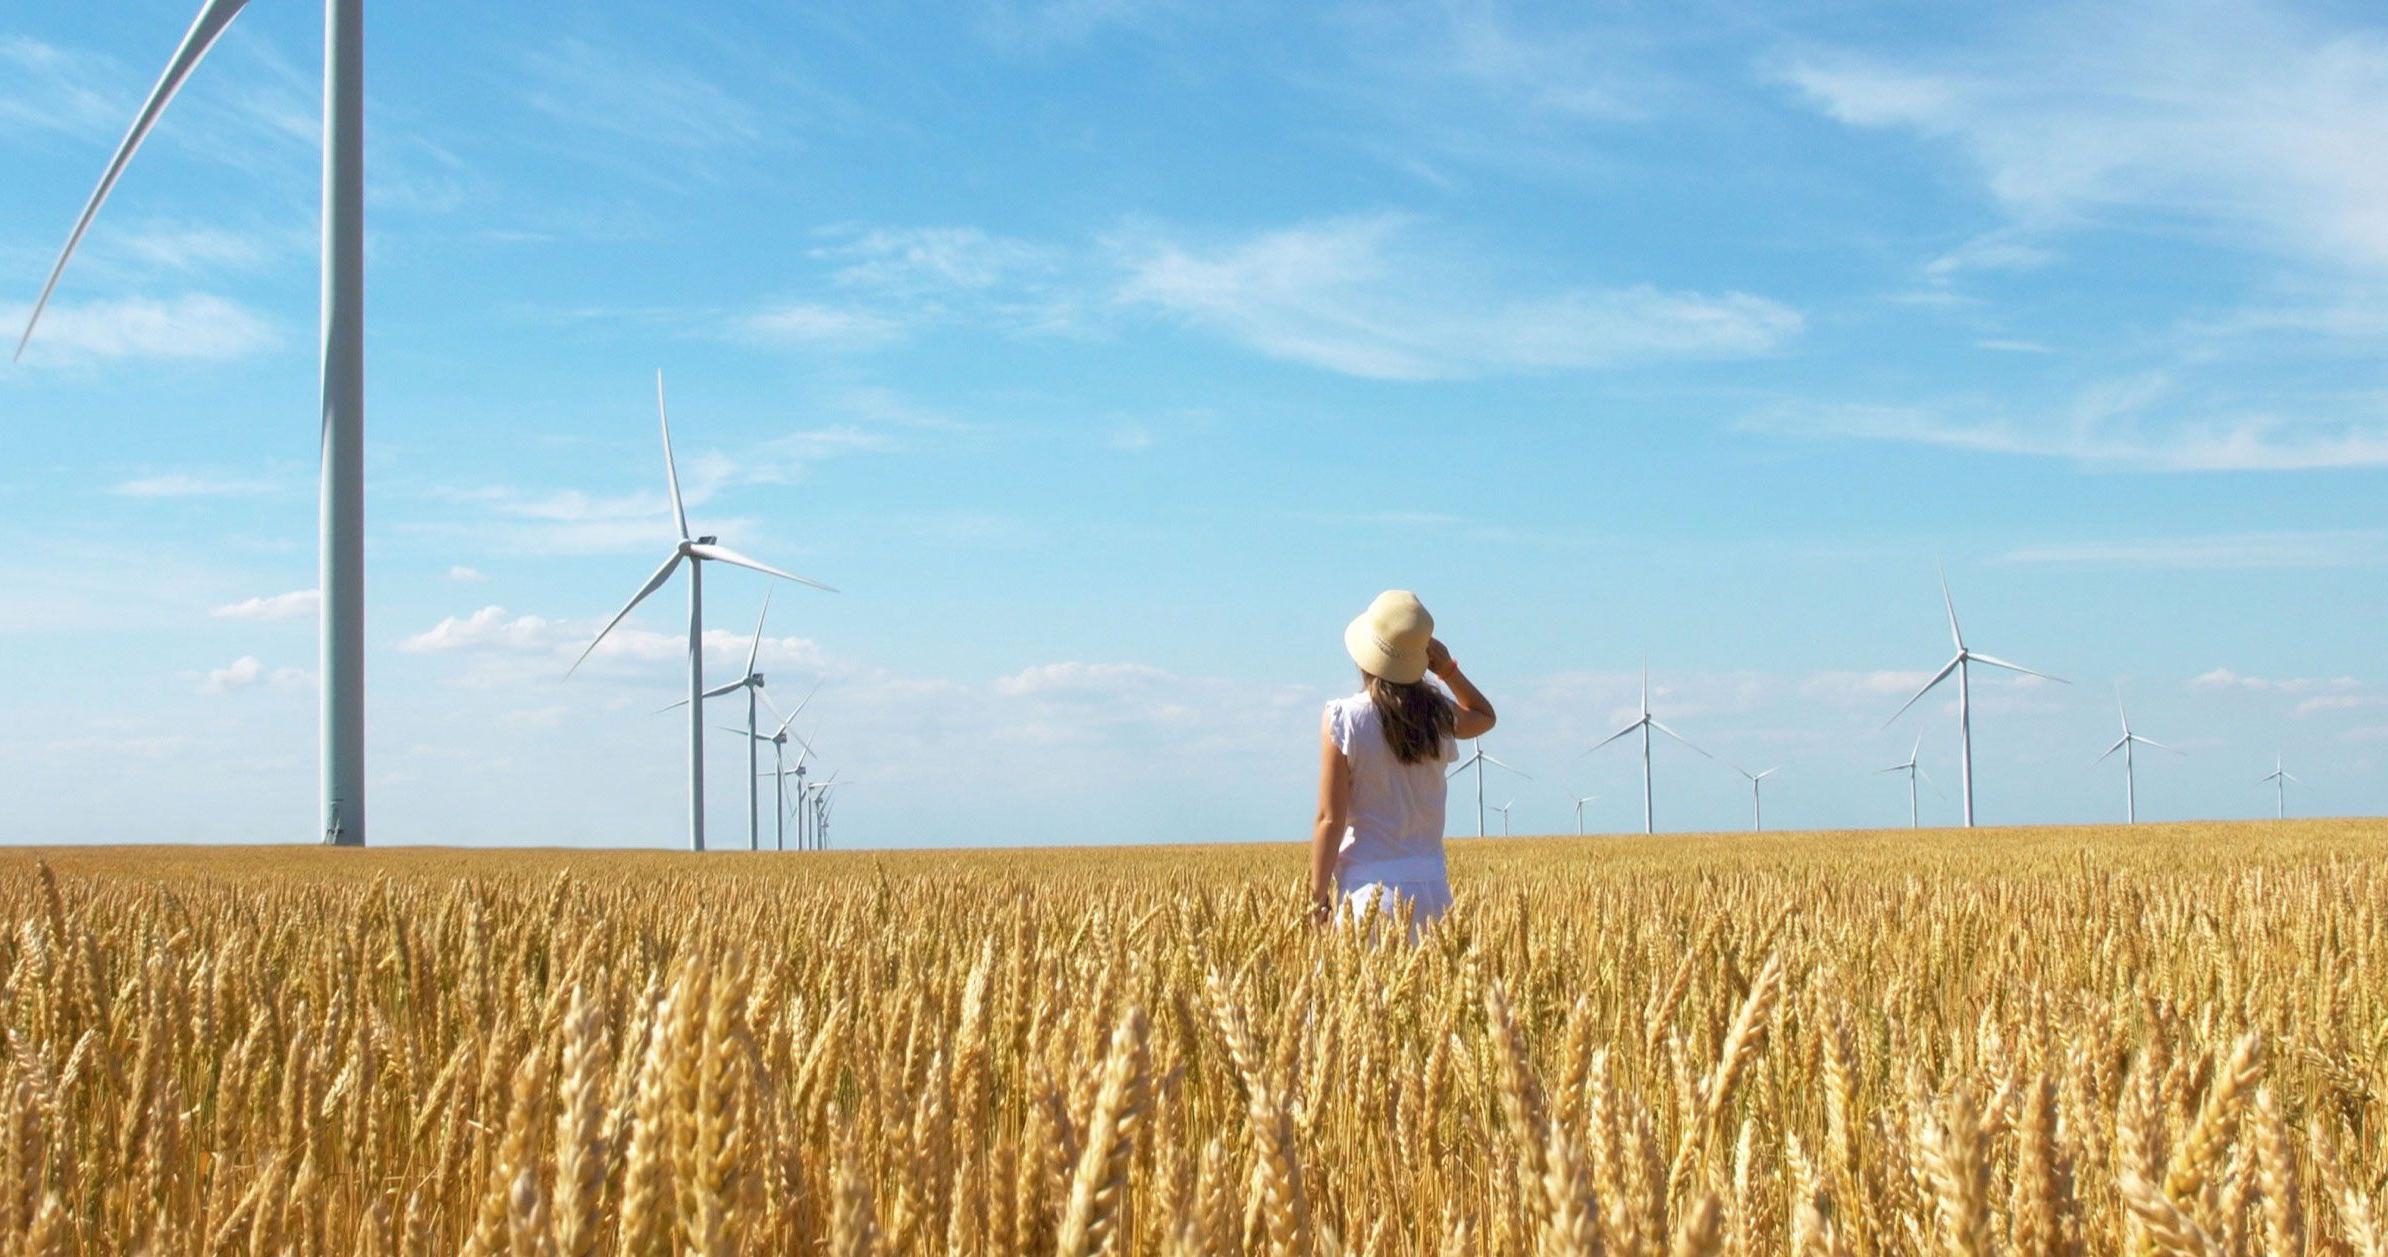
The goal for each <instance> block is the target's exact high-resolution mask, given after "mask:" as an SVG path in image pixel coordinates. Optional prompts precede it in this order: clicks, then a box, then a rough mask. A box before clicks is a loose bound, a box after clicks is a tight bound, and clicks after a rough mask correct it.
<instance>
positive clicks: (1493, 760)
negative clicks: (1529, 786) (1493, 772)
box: [1484, 755, 1534, 781]
mask: <svg viewBox="0 0 2388 1257" xmlns="http://www.w3.org/2000/svg"><path fill="white" fill-rule="evenodd" d="M1484 762H1485V763H1487V764H1490V765H1492V766H1493V767H1495V768H1508V769H1509V771H1510V772H1513V773H1517V775H1518V776H1520V777H1525V778H1526V780H1528V781H1532V780H1534V779H1533V778H1532V777H1529V776H1526V774H1525V773H1522V772H1518V770H1517V769H1515V768H1510V767H1509V765H1507V764H1504V763H1502V762H1501V761H1500V760H1499V759H1498V758H1496V757H1494V756H1491V755H1487V756H1485V757H1484Z"/></svg>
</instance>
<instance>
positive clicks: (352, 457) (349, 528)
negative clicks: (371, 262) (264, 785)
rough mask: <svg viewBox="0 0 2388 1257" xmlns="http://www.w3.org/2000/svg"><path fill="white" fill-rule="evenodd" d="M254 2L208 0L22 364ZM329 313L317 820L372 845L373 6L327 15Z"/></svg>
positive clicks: (126, 142) (325, 321)
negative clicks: (368, 455) (368, 58)
mask: <svg viewBox="0 0 2388 1257" xmlns="http://www.w3.org/2000/svg"><path fill="white" fill-rule="evenodd" d="M247 3H248V0H205V3H203V4H201V5H200V6H199V16H198V17H196V18H194V19H193V20H192V22H191V29H190V30H189V31H187V32H185V33H184V35H183V37H182V43H181V44H180V45H179V46H177V47H176V48H175V50H174V55H173V57H172V58H170V59H169V60H168V61H167V62H166V70H165V73H163V74H161V75H159V76H158V81H157V85H156V86H154V87H152V88H150V89H149V98H148V99H147V100H145V101H143V102H142V104H141V110H140V112H139V113H136V114H134V115H133V125H132V129H131V130H129V131H127V132H126V133H125V136H124V139H123V140H122V141H121V142H120V143H118V144H117V146H116V154H115V156H113V157H111V158H110V159H109V160H108V165H107V168H106V169H105V170H103V171H102V172H101V174H100V181H99V187H98V188H96V189H94V190H93V191H92V193H91V199H90V200H89V201H88V202H86V203H85V204H84V206H83V213H82V216H81V217H79V218H77V219H75V226H74V230H73V231H71V232H69V233H68V234H67V237H66V247H65V248H63V249H61V250H59V252H58V261H57V262H56V263H55V264H54V265H52V266H51V267H50V277H49V279H48V280H47V281H46V282H44V283H43V284H42V287H41V296H40V297H39V298H38V299H36V300H35V301H34V303H33V313H32V314H31V315H30V316H29V317H28V318H26V320H25V332H24V334H23V335H22V336H20V337H18V338H17V350H16V356H17V357H18V358H22V357H24V355H25V346H26V344H27V343H28V342H30V341H31V340H32V339H33V329H34V326H35V325H36V324H38V323H39V322H41V315H42V311H43V309H45V308H46V307H48V305H49V304H50V295H51V294H52V293H53V292H55V291H56V290H57V288H58V278H59V276H61V275H63V274H65V272H66V263H67V260H68V259H69V258H72V257H73V256H74V255H75V246H76V245H78V244H80V243H82V241H83V233H84V232H85V231H87V230H89V229H90V227H91V222H92V219H94V218H95V217H97V216H98V214H99V210H100V206H101V205H102V204H103V203H104V202H106V201H107V199H108V193H109V192H110V191H111V190H113V189H114V188H115V187H116V181H117V179H118V178H120V177H122V176H123V174H124V171H125V167H126V165H127V164H129V163H130V162H131V161H132V159H133V153H134V151H135V150H136V149H139V148H140V147H141V142H142V141H143V140H145V139H147V138H149V132H150V128H152V127H154V126H156V125H157V121H158V119H159V118H160V117H161V116H163V115H164V113H165V112H166V105H167V103H168V102H170V101H172V100H173V99H174V94H175V93H176V92H178V91H180V90H182V85H183V81H184V80H185V79H188V78H189V77H190V76H191V72H192V71H193V70H195V69H197V68H198V66H199V60H200V58H202V57H205V56H206V55H207V50H208V49H210V48H212V47H214V46H215V42H216V40H217V39H218V38H219V37H221V36H222V35H223V33H224V31H225V28H226V27H228V26H230V25H231V24H232V19H233V17H234V16H235V15H237V14H238V13H239V12H240V11H241V8H242V6H243V5H245V4H247ZM323 28H324V29H323V307H322V321H321V331H322V336H321V344H322V356H321V359H320V368H319V371H318V374H317V382H318V392H319V397H320V399H321V403H322V405H321V419H322V425H323V438H322V439H323V450H322V452H323V463H322V469H321V498H320V506H321V524H320V529H321V531H320V537H321V545H320V554H319V558H318V562H319V564H320V568H319V576H318V579H319V581H320V584H321V588H322V592H323V611H322V615H321V618H320V621H319V623H320V625H321V643H320V649H321V655H320V660H319V662H320V664H321V669H322V678H323V688H322V699H321V703H322V708H321V710H322V723H321V726H320V729H321V732H320V754H321V758H320V761H319V772H318V778H317V779H318V781H319V783H320V791H321V794H320V805H319V806H318V807H317V808H316V813H315V816H316V821H317V823H318V824H319V825H320V826H321V827H322V828H321V831H320V837H321V840H322V841H324V842H326V843H329V844H332V845H334V846H343V847H356V846H363V845H364V843H365V4H364V0H324V5H323Z"/></svg>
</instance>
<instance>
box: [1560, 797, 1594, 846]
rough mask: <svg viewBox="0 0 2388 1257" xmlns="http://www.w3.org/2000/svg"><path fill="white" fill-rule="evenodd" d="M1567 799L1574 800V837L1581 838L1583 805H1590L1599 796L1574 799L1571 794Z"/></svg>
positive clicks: (1582, 834)
mask: <svg viewBox="0 0 2388 1257" xmlns="http://www.w3.org/2000/svg"><path fill="white" fill-rule="evenodd" d="M1567 797H1568V798H1570V799H1575V834H1576V837H1578V838H1581V837H1583V836H1584V805H1585V804H1587V803H1590V802H1591V801H1592V800H1594V799H1597V798H1599V797H1600V796H1599V795H1597V794H1587V795H1585V796H1584V797H1583V798H1580V799H1576V798H1575V796H1574V795H1572V794H1571V795H1568V796H1567Z"/></svg>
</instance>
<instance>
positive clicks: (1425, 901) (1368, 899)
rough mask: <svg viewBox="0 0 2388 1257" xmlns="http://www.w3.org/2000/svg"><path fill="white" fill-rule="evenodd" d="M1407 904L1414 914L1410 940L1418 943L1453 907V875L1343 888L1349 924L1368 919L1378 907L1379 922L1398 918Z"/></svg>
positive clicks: (1345, 918) (1370, 883)
mask: <svg viewBox="0 0 2388 1257" xmlns="http://www.w3.org/2000/svg"><path fill="white" fill-rule="evenodd" d="M1405 906H1406V907H1407V908H1408V910H1409V914H1410V941H1411V942H1413V943H1415V942H1417V941H1418V936H1419V935H1420V934H1422V933H1424V932H1425V930H1426V927H1427V926H1430V925H1432V924H1434V923H1435V922H1436V921H1437V920H1439V919H1441V917H1442V915H1443V914H1444V913H1446V912H1449V911H1450V910H1451V881H1450V879H1449V878H1443V877H1437V878H1433V879H1420V880H1416V881H1380V882H1362V883H1360V884H1359V885H1356V886H1348V885H1347V886H1345V887H1344V888H1343V908H1344V912H1343V916H1344V920H1345V921H1346V923H1347V924H1351V925H1358V924H1360V923H1361V922H1362V921H1364V920H1366V919H1368V915H1369V910H1370V909H1371V908H1373V909H1375V911H1376V919H1377V921H1378V922H1380V923H1385V922H1392V921H1397V920H1400V919H1401V913H1402V910H1403V908H1404V907H1405Z"/></svg>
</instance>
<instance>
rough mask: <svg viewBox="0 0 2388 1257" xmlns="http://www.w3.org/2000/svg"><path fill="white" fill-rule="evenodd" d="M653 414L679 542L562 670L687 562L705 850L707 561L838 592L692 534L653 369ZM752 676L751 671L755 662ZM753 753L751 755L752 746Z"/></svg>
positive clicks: (694, 840)
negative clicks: (658, 424)
mask: <svg viewBox="0 0 2388 1257" xmlns="http://www.w3.org/2000/svg"><path fill="white" fill-rule="evenodd" d="M655 416H656V418H657V419H658V420H659V421H660V422H661V424H662V426H663V476H664V484H665V486H666V487H667V488H669V489H670V490H671V496H672V521H673V522H674V523H675V524H677V525H678V526H679V528H680V541H679V544H678V545H676V546H674V547H673V548H672V553H671V557H669V558H667V559H665V560H664V561H663V566H662V567H659V568H656V569H655V574H654V575H653V576H650V577H648V578H647V583H646V584H644V585H641V586H639V590H638V592H637V593H635V594H632V595H631V596H630V601H629V602H626V603H624V604H623V605H622V609H621V610H619V611H616V612H614V618H613V619H610V620H607V621H606V622H605V627H604V628H601V629H599V630H597V636H596V638H595V639H593V640H592V641H590V642H589V647H588V649H587V650H584V651H582V652H580V658H578V659H575V660H573V661H572V666H571V667H570V668H567V669H565V670H564V675H565V676H567V677H569V676H571V675H572V674H573V673H574V672H577V671H579V670H580V665H582V664H583V663H586V662H588V658H589V656H590V654H591V653H593V652H595V651H596V649H597V646H598V643H600V642H603V641H604V640H605V635H606V634H608V633H611V632H613V631H614V626H615V625H617V624H620V623H621V622H622V619H623V617H625V616H627V615H629V614H630V612H631V611H632V610H633V609H634V608H636V607H637V606H638V604H640V603H642V602H644V601H646V600H647V595H649V594H651V593H654V592H655V591H656V590H658V589H661V588H663V586H664V582H666V581H669V580H670V579H671V578H672V572H673V570H674V569H676V568H678V567H679V566H680V563H681V561H682V560H686V561H687V563H688V698H687V700H686V702H687V704H688V849H689V850H691V851H702V850H704V849H705V593H704V580H705V564H707V563H727V564H729V565H731V566H732V567H743V568H750V569H752V570H754V571H757V572H761V573H763V574H764V575H765V576H776V577H779V578H780V579H781V580H792V581H795V582H796V583H797V584H799V585H810V586H812V587H813V588H815V589H819V590H825V591H827V592H829V593H836V592H837V591H836V590H834V589H830V587H829V586H827V585H824V584H822V583H821V582H819V581H816V580H807V579H805V578H804V577H802V576H798V575H796V574H795V573H794V572H783V571H781V570H779V569H778V568H776V567H772V566H771V565H769V564H767V563H758V562H756V561H755V560H753V559H750V558H748V557H746V556H745V555H743V554H740V553H738V552H737V551H735V550H731V549H729V548H728V547H726V546H722V545H718V544H716V541H717V540H718V539H717V538H714V537H711V536H705V537H696V536H691V535H689V531H688V510H687V508H686V507H685V506H684V505H682V503H681V501H680V469H679V466H678V465H677V464H676V463H674V462H673V461H672V418H671V414H670V412H669V411H668V410H667V409H666V408H665V407H664V404H663V372H661V371H658V372H656V373H655ZM758 640H759V639H758ZM749 674H750V675H751V661H750V669H749ZM749 755H750V759H751V755H752V752H751V750H750V752H749ZM748 789H749V791H750V793H749V798H750V799H751V798H752V794H751V791H752V789H753V787H752V786H749V787H748Z"/></svg>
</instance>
